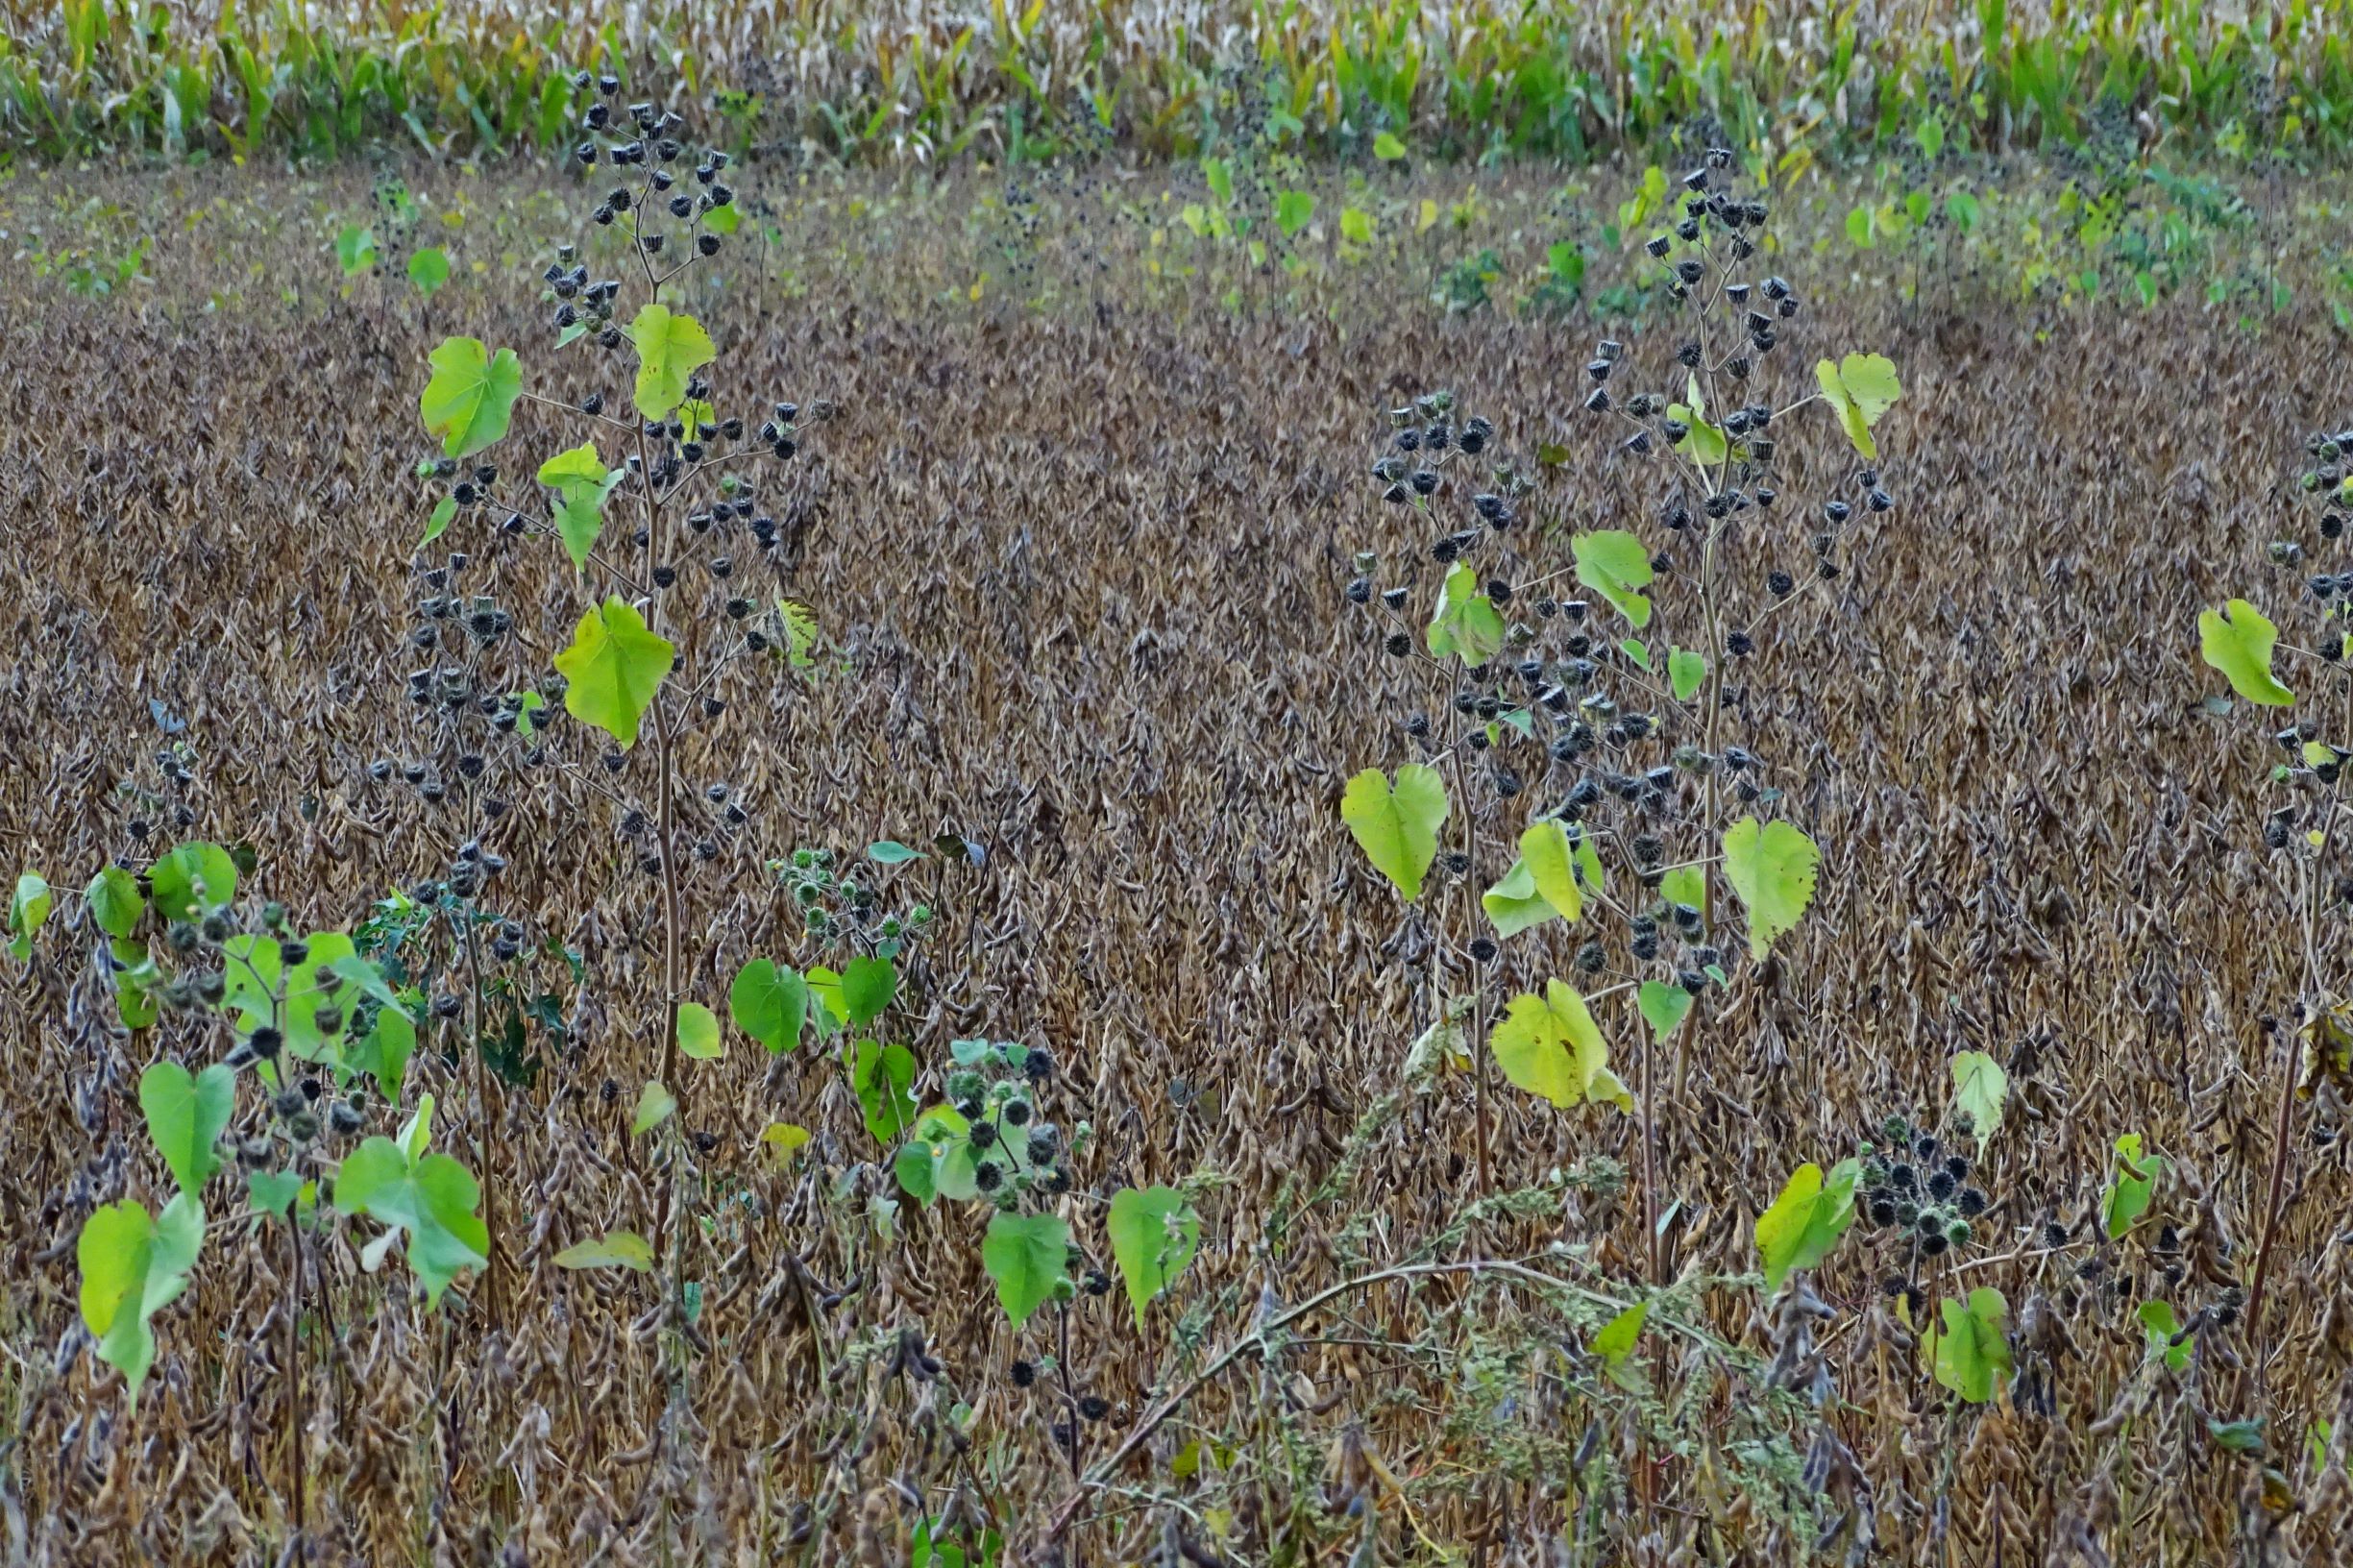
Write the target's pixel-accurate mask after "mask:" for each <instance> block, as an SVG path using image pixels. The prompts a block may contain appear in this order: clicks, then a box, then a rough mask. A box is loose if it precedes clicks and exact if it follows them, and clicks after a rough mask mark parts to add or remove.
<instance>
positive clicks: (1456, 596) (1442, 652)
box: [1430, 565, 1504, 665]
mask: <svg viewBox="0 0 2353 1568" xmlns="http://www.w3.org/2000/svg"><path fill="white" fill-rule="evenodd" d="M1503 646H1504V618H1503V616H1502V615H1501V614H1499V613H1498V612H1497V610H1496V608H1495V601H1494V600H1491V599H1489V598H1488V597H1487V596H1486V595H1484V594H1483V593H1481V592H1480V591H1479V574H1478V573H1476V572H1473V571H1472V570H1471V569H1470V568H1469V567H1467V566H1459V565H1458V566H1457V567H1456V568H1455V569H1454V570H1453V571H1451V572H1449V573H1447V574H1446V582H1445V585H1444V586H1443V587H1442V588H1441V589H1440V590H1439V593H1438V608H1437V613H1436V614H1435V615H1434V616H1432V617H1431V620H1430V652H1431V654H1432V656H1433V657H1434V658H1441V659H1442V658H1444V657H1446V655H1448V654H1449V653H1454V654H1458V655H1459V656H1460V657H1461V659H1462V662H1463V663H1464V664H1468V665H1482V664H1485V663H1486V662H1487V661H1488V660H1490V659H1492V658H1494V657H1495V655H1496V654H1497V653H1499V652H1501V651H1502V650H1503Z"/></svg>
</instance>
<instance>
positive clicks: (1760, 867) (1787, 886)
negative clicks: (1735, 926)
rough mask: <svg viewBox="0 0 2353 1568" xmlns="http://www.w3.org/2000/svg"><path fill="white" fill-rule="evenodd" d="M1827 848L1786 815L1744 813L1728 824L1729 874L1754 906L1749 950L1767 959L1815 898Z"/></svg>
mask: <svg viewBox="0 0 2353 1568" xmlns="http://www.w3.org/2000/svg"><path fill="white" fill-rule="evenodd" d="M1821 864H1822V851H1821V850H1820V849H1817V848H1816V847H1815V846H1814V841H1813V840H1811V839H1809V838H1807V837H1806V836H1805V835H1804V834H1803V833H1801V832H1800V831H1798V829H1796V828H1795V827H1792V826H1791V825H1790V824H1789V823H1787V822H1784V821H1772V822H1765V823H1760V822H1758V821H1757V820H1756V819H1755V818H1753V817H1743V818H1742V819H1741V820H1740V821H1736V822H1734V823H1733V824H1732V825H1731V826H1730V827H1728V828H1726V829H1725V830H1724V874H1725V877H1726V879H1727V880H1728V881H1729V882H1730V883H1731V884H1732V891H1733V892H1734V893H1736V894H1740V901H1741V902H1742V903H1743V904H1746V905H1747V906H1748V910H1749V956H1750V957H1751V958H1754V959H1758V960H1762V959H1763V958H1764V956H1765V953H1766V950H1767V949H1768V948H1770V947H1771V946H1772V945H1773V942H1774V939H1775V938H1776V937H1778V936H1779V935H1781V933H1783V932H1784V931H1787V930H1790V929H1791V928H1792V927H1794V926H1796V924H1797V923H1798V921H1799V920H1800V919H1802V918H1803V917H1804V915H1805V906H1806V905H1808V904H1810V903H1812V902H1813V899H1814V870H1815V868H1816V867H1818V866H1819V865H1821Z"/></svg>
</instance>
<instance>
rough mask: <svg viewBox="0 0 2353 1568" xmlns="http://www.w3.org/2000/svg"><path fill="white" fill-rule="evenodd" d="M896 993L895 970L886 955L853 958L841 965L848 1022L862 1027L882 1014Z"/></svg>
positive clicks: (855, 1027)
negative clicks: (883, 956)
mask: <svg viewBox="0 0 2353 1568" xmlns="http://www.w3.org/2000/svg"><path fill="white" fill-rule="evenodd" d="M897 994H898V970H897V969H896V968H894V967H893V965H892V963H891V961H890V960H889V959H887V958H866V957H859V958H853V959H851V960H850V961H849V962H848V963H846V964H845V965H843V966H842V1004H843V1006H845V1007H846V1008H847V1009H848V1010H849V1026H850V1027H851V1028H852V1029H863V1028H865V1027H866V1026H867V1025H868V1024H870V1023H871V1022H873V1021H874V1020H875V1019H876V1018H878V1017H882V1014H883V1010H884V1009H885V1008H887V1007H889V1006H890V1005H891V999H892V998H893V997H894V996H895V995H897Z"/></svg>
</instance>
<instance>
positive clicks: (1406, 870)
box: [1340, 762, 1447, 902]
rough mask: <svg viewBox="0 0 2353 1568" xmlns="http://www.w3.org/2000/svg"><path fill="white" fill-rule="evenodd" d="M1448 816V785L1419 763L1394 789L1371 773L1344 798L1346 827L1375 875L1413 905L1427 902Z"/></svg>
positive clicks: (1352, 783)
mask: <svg viewBox="0 0 2353 1568" xmlns="http://www.w3.org/2000/svg"><path fill="white" fill-rule="evenodd" d="M1446 810H1447V807H1446V785H1445V783H1444V781H1443V780H1441V779H1440V778H1439V777H1438V773H1437V770H1436V769H1434V768H1426V767H1424V766H1422V765H1421V764H1420V763H1417V762H1409V763H1407V764H1406V765H1405V766H1404V767H1402V768H1400V769H1398V770H1397V783H1396V785H1395V787H1394V788H1392V787H1391V786H1390V783H1389V781H1388V779H1387V778H1386V777H1385V776H1383V774H1382V772H1381V770H1380V769H1378V768H1367V769H1366V770H1364V772H1360V773H1359V774H1357V776H1356V777H1354V778H1352V779H1350V780H1349V781H1348V787H1347V788H1346V789H1345V790H1343V791H1342V792H1341V794H1340V821H1343V822H1346V823H1347V824H1348V831H1349V832H1350V833H1351V834H1353V835H1355V837H1356V841H1357V844H1358V845H1359V847H1360V848H1362V849H1363V851H1364V854H1365V858H1366V859H1368V860H1370V861H1371V862H1372V863H1373V869H1374V870H1377V871H1379V872H1380V873H1381V874H1382V875H1383V876H1385V877H1387V878H1388V879H1389V880H1390V881H1391V882H1393V883H1395V884H1396V885H1397V891H1398V892H1400V893H1402V894H1405V895H1406V899H1407V901H1408V902H1411V901H1412V900H1413V899H1415V898H1418V897H1420V896H1421V893H1422V878H1423V877H1424V876H1425V875H1426V874H1428V872H1429V870H1430V867H1431V863H1432V862H1433V861H1434V860H1436V859H1437V858H1438V829H1439V828H1440V827H1441V826H1443V825H1444V824H1445V821H1446Z"/></svg>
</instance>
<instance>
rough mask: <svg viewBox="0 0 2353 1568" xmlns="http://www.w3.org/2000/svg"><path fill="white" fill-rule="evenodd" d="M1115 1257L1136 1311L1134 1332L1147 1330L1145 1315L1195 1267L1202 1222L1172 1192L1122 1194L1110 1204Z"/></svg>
mask: <svg viewBox="0 0 2353 1568" xmlns="http://www.w3.org/2000/svg"><path fill="white" fill-rule="evenodd" d="M1106 1228H1107V1229H1108V1230H1109V1231H1110V1233H1111V1255H1112V1259H1113V1261H1114V1262H1116V1263H1117V1264H1118V1265H1119V1277H1120V1279H1122V1280H1123V1281H1125V1282H1126V1284H1127V1299H1128V1303H1129V1305H1130V1306H1132V1307H1134V1308H1135V1309H1136V1328H1137V1330H1138V1332H1139V1333H1140V1332H1141V1331H1142V1329H1143V1310H1144V1308H1145V1307H1146V1306H1147V1305H1148V1304H1149V1303H1150V1302H1151V1301H1152V1299H1153V1298H1154V1297H1155V1296H1158V1295H1159V1294H1160V1293H1161V1292H1162V1291H1163V1290H1165V1289H1166V1288H1168V1286H1169V1283H1170V1282H1171V1281H1173V1280H1174V1279H1175V1278H1176V1277H1177V1276H1178V1275H1179V1274H1182V1273H1184V1272H1185V1265H1186V1264H1187V1263H1189V1262H1192V1256H1193V1248H1194V1247H1196V1246H1198V1245H1199V1244H1200V1241H1201V1216H1200V1215H1199V1214H1196V1213H1193V1208H1192V1205H1191V1203H1189V1201H1187V1199H1186V1197H1185V1194H1184V1193H1182V1192H1180V1191H1178V1190H1177V1189H1176V1188H1173V1187H1150V1188H1144V1189H1143V1190H1141V1191H1138V1190H1137V1189H1136V1188H1132V1187H1131V1188H1122V1189H1121V1190H1120V1191H1119V1193H1118V1194H1117V1195H1116V1196H1115V1197H1114V1198H1113V1199H1112V1200H1111V1218H1110V1220H1109V1221H1108V1223H1107V1226H1106Z"/></svg>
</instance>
